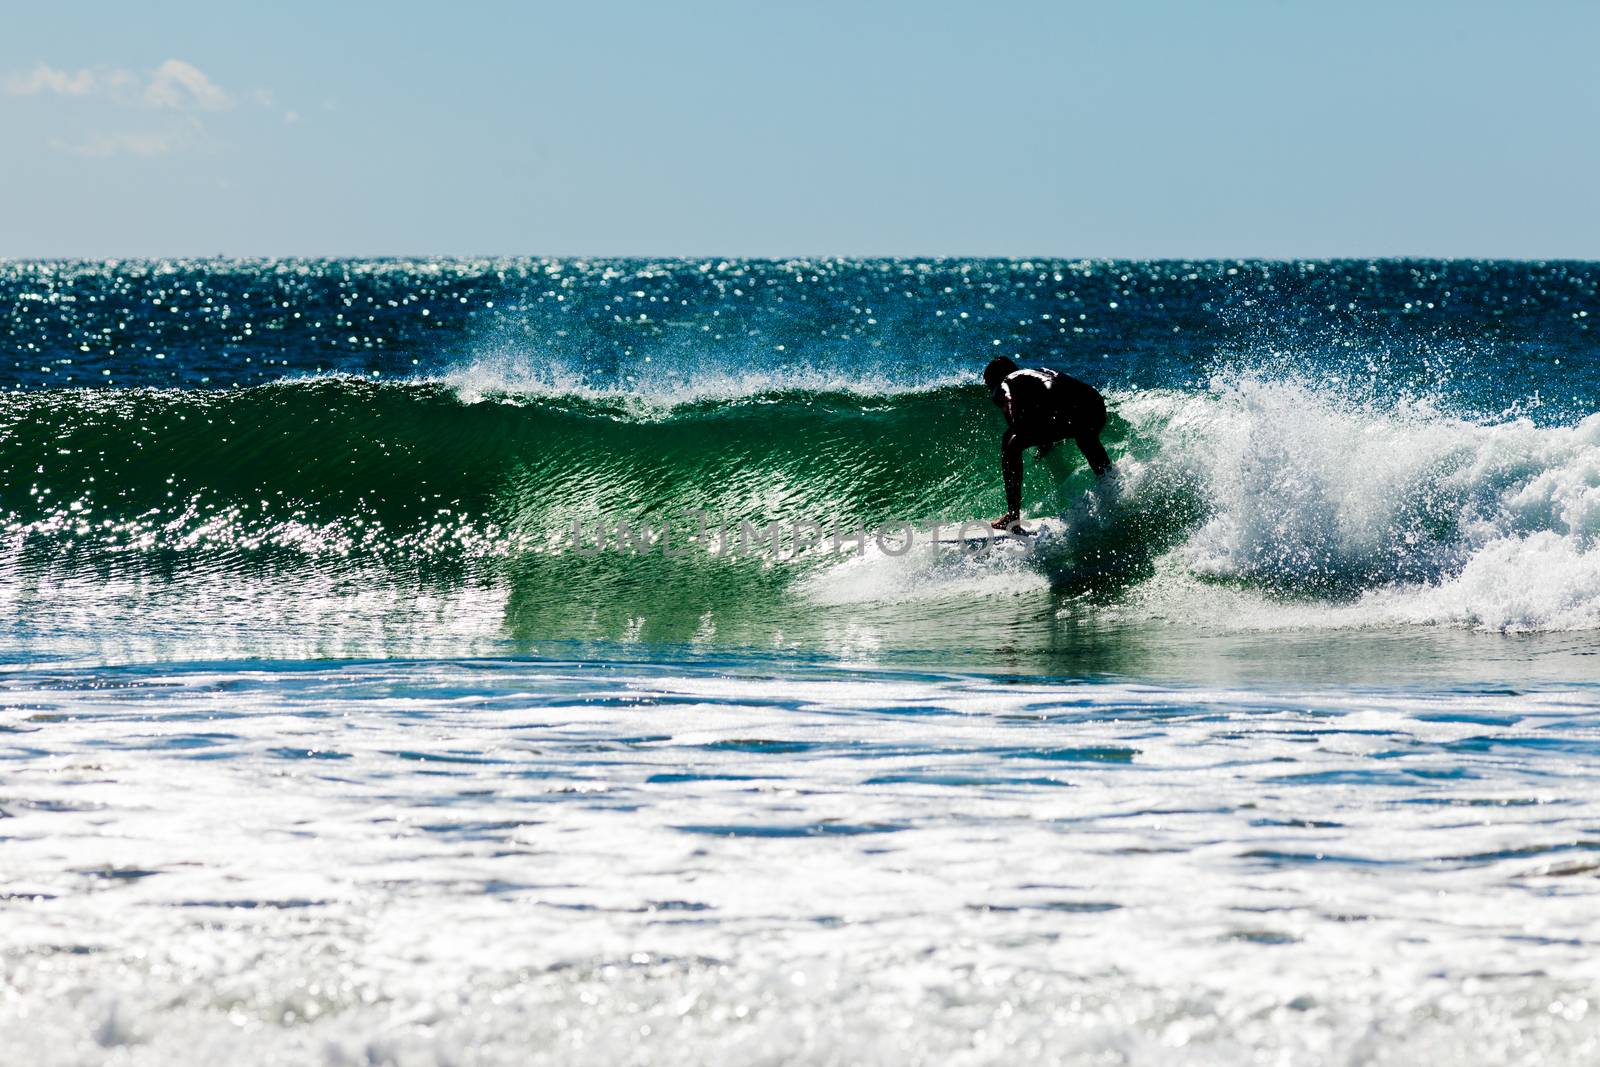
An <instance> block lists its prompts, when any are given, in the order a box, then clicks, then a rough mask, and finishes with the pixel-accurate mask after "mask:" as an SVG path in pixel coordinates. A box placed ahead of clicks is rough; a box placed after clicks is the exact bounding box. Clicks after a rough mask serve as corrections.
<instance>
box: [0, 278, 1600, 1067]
mask: <svg viewBox="0 0 1600 1067" xmlns="http://www.w3.org/2000/svg"><path fill="white" fill-rule="evenodd" d="M1597 319H1600V264H1593V263H1582V262H1549V263H1529V262H1484V261H1465V260H1452V261H1425V260H1377V261H1318V262H1249V261H1237V262H1235V261H1196V262H1178V261H1162V262H1111V261H1054V260H791V261H733V260H728V261H719V260H704V261H700V260H693V261H683V260H664V261H645V260H540V259H507V260H453V259H451V260H316V261H297V260H273V261H210V260H204V261H202V260H196V261H121V262H118V261H112V262H27V261H5V262H0V344H3V348H0V379H3V391H0V537H3V541H0V603H3V604H4V605H5V607H6V623H5V625H4V627H0V961H3V964H4V965H3V967H0V1032H3V1033H4V1034H5V1035H6V1040H5V1041H4V1042H0V1044H3V1045H8V1046H9V1047H10V1048H11V1049H12V1050H13V1051H12V1052H10V1053H0V1060H4V1061H6V1062H10V1060H9V1058H8V1057H10V1056H16V1057H17V1059H16V1062H18V1063H62V1064H66V1063H74V1064H77V1063H118V1064H134V1063H137V1064H145V1063H149V1064H156V1063H160V1064H171V1063H184V1064H188V1063H193V1064H202V1063H219V1062H229V1063H262V1064H267V1063H274V1064H275V1063H312V1062H315V1063H327V1064H330V1065H331V1064H354V1063H363V1064H377V1063H384V1064H397V1065H406V1067H410V1065H416V1064H428V1065H432V1064H499V1063H506V1064H526V1063H538V1062H552V1063H574V1062H582V1063H590V1062H592V1063H605V1064H615V1063H632V1062H639V1063H645V1062H648V1063H677V1062H682V1063H701V1062H708V1061H711V1060H713V1059H715V1060H717V1061H719V1062H736V1063H737V1062H751V1063H757V1062H773V1063H777V1062H795V1061H800V1062H815V1063H869V1062H870V1063H877V1062H882V1063H897V1064H899V1063H930V1064H931V1063H939V1064H948V1063H967V1064H979V1063H995V1064H1001V1063H1017V1062H1062V1063H1152V1064H1156V1063H1162V1064H1164V1063H1172V1062H1183V1063H1216V1064H1238V1063H1244V1062H1260V1063H1294V1064H1312V1063H1315V1064H1324V1063H1325V1064H1356V1063H1361V1064H1365V1063H1399V1062H1402V1061H1415V1060H1416V1059H1418V1058H1419V1057H1423V1058H1425V1059H1426V1060H1427V1061H1429V1062H1449V1063H1482V1064H1507V1063H1529V1064H1534V1063H1537V1064H1552V1063H1575V1064H1576V1063H1591V1062H1593V1061H1594V1057H1595V1055H1596V1049H1597V1048H1600V1009H1597V1008H1596V1007H1595V1005H1596V1004H1597V1000H1596V998H1597V997H1600V984H1597V983H1600V965H1597V964H1596V962H1595V961H1596V959H1597V958H1600V954H1597V953H1596V951H1595V949H1596V941H1597V939H1600V926H1597V919H1596V917H1597V915H1600V910H1597V907H1600V890H1597V882H1596V874H1597V872H1600V858H1597V850H1600V829H1597V827H1600V802H1597V799H1596V797H1597V795H1600V794H1597V792H1596V787H1597V785H1600V773H1597V769H1596V768H1595V767H1591V766H1589V760H1590V759H1592V758H1594V757H1595V756H1596V754H1597V753H1600V685H1597V682H1600V414H1597V413H1596V412H1597V410H1600V358H1597V345H1596V342H1597V339H1600V334H1597V332H1596V331H1597ZM997 355H1006V356H1010V357H1011V358H1013V359H1015V360H1016V361H1018V362H1019V363H1021V364H1023V365H1024V366H1028V365H1044V366H1051V367H1056V368H1059V369H1061V370H1064V371H1067V372H1068V373H1070V374H1073V375H1075V376H1077V377H1079V378H1082V379H1084V380H1086V381H1089V382H1091V383H1092V384H1094V385H1096V386H1097V387H1099V388H1100V389H1101V390H1102V391H1103V392H1104V393H1105V395H1106V397H1107V399H1108V402H1109V407H1110V411H1111V418H1110V423H1109V425H1108V427H1107V430H1106V433H1105V438H1104V439H1105V443H1106V445H1107V448H1108V449H1109V451H1110V453H1111V455H1112V457H1113V459H1114V461H1115V465H1116V469H1115V473H1114V474H1113V475H1112V476H1111V477H1110V478H1108V479H1106V480H1105V481H1103V482H1101V481H1096V479H1094V477H1093V476H1092V475H1091V474H1090V473H1089V472H1088V471H1087V469H1086V466H1085V464H1084V463H1083V461H1082V459H1081V458H1080V457H1079V456H1078V455H1077V453H1076V451H1075V449H1074V448H1073V447H1072V446H1071V445H1070V444H1067V445H1063V446H1062V447H1060V448H1058V449H1056V450H1055V452H1054V453H1052V454H1051V456H1049V457H1048V458H1045V459H1041V460H1035V459H1034V458H1033V457H1032V456H1031V455H1030V457H1029V459H1028V462H1027V467H1026V475H1025V483H1024V513H1025V516H1026V517H1027V519H1028V522H1029V524H1030V526H1032V527H1034V528H1035V529H1037V530H1038V534H1037V536H1036V537H1035V538H1034V539H1033V540H1031V541H1029V542H1027V543H1026V544H1016V543H1010V542H1003V543H996V544H994V545H992V546H988V547H984V548H982V549H981V550H977V551H972V550H967V549H965V548H964V547H963V546H961V545H959V544H952V543H949V541H948V539H949V538H950V537H953V536H955V535H956V534H958V533H960V532H961V531H962V528H963V524H964V523H969V522H973V521H975V520H987V519H991V518H993V517H995V516H996V515H998V514H999V513H1000V512H1001V511H1002V510H1003V495H1002V492H1001V483H1000V472H999V436H1000V432H1001V430H1002V428H1003V427H1002V423H1001V418H1000V416H999V414H998V413H997V411H996V410H995V408H994V407H993V406H992V405H991V404H990V403H989V400H988V396H987V393H986V391H985V390H984V388H983V386H982V384H981V382H980V381H979V380H978V374H979V371H980V370H981V369H982V367H983V365H984V364H985V363H986V362H987V361H988V360H989V359H991V358H992V357H994V356H997ZM935 527H937V531H936V530H935ZM941 538H943V539H945V540H941Z"/></svg>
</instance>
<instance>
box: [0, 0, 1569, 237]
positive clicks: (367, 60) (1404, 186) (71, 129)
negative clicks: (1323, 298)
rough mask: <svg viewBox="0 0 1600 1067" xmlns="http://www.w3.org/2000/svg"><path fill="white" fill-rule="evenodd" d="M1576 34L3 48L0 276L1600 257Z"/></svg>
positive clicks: (874, 14) (577, 26)
mask: <svg viewBox="0 0 1600 1067" xmlns="http://www.w3.org/2000/svg"><path fill="white" fill-rule="evenodd" d="M1597 40H1600V4H1596V3H1594V2H1592V0H1589V2H1582V3H1580V2H1545V3H1511V2H1496V3H1476V2H1472V0H1463V2H1436V3H1422V2H1406V0H1395V2H1390V3H1364V2H1359V0H1358V2H1339V3H1331V2H1330V3H1312V2H1287V0H1280V2H1254V0H1210V2H1199V0H1194V2H1177V0H1166V2H1163V0H1146V2H1134V0H1128V2H1122V3H1113V2H1109V0H1106V2H1101V3H1093V4H1086V3H1072V2H1059V3H1046V2H1010V3H1008V2H1003V0H1001V2H993V3H977V2H966V3H943V2H939V0H921V2H916V3H874V2H871V0H857V2H854V3H848V2H831V0H821V2H811V3H805V4H788V3H782V4H780V3H762V2H759V0H745V2H742V3H706V2H696V0H685V2H679V3H672V2H668V0H657V2H653V3H622V2H618V3H586V2H580V0H571V2H569V3H565V4H559V5H558V4H547V3H538V2H533V3H457V4H442V3H439V2H437V0H430V2H428V3H409V2H389V3H382V4H379V3H355V2H348V3H329V2H326V0H324V2H321V3H302V2H299V0H278V2H275V3H270V4H268V3H259V4H243V3H240V4H224V3H218V2H211V3H205V4H200V3H188V2H172V3H160V2H152V3H140V4H130V3H127V2H125V0H124V2H118V3H104V2H101V0H79V2H77V3H74V4H71V5H48V6H47V5H28V6H26V7H20V6H19V7H17V8H15V9H9V10H7V12H6V33H5V35H4V37H3V38H0V133H3V136H4V143H5V146H6V147H5V153H6V159H5V165H4V167H0V198H3V202H4V203H5V205H6V210H5V212H4V213H3V216H0V256H95V257H99V256H162V255H214V254H225V255H427V254H458V255H480V254H550V255H687V256H699V255H740V256H788V255H1018V256H1034V255H1058V256H1125V257H1155V256H1171V257H1198V256H1286V257H1287V256H1340V255H1405V254H1412V255H1439V256H1506V257H1528V258H1540V257H1551V258H1554V257H1571V258H1591V259H1592V258H1597V257H1600V210H1597V209H1596V207H1595V203H1594V186H1595V182H1596V176H1597V175H1600V137H1597V136H1596V131H1597V130H1600V63H1597V61H1596V60H1595V58H1594V55H1595V53H1594V49H1595V42H1596V41H1597Z"/></svg>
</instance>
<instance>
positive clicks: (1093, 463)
mask: <svg viewBox="0 0 1600 1067" xmlns="http://www.w3.org/2000/svg"><path fill="white" fill-rule="evenodd" d="M993 396H994V402H995V403H996V404H998V405H999V406H1000V410H1001V411H1004V412H1005V415H1006V432H1005V434H1004V435H1003V436H1002V437H1001V438H1000V471H1001V473H1002V474H1003V475H1004V477H1005V483H1006V514H1007V515H1009V516H1012V517H1015V516H1017V515H1019V514H1021V511H1022V452H1023V450H1024V449H1027V448H1033V447H1036V446H1037V447H1039V448H1040V455H1043V454H1044V453H1045V452H1048V451H1049V450H1050V446H1052V445H1054V444H1055V443H1056V442H1057V441H1064V440H1066V439H1067V438H1071V439H1072V440H1073V441H1074V442H1076V443H1077V445H1078V450H1079V451H1080V452H1082V453H1083V458H1084V459H1086V460H1088V461H1089V466H1090V467H1093V468H1094V472H1095V474H1096V475H1103V474H1105V472H1106V471H1108V470H1110V469H1111V457H1110V456H1108V455H1106V450H1105V447H1104V446H1103V445H1101V444H1100V431H1101V430H1103V429H1105V425H1106V400H1105V397H1103V396H1101V395H1100V393H1099V392H1098V391H1097V390H1096V389H1095V388H1094V387H1093V386H1091V385H1088V384H1087V383H1085V382H1080V381H1078V379H1076V378H1072V377H1069V376H1067V375H1065V374H1062V373H1061V372H1060V371H1053V370H1045V369H1039V370H1032V369H1023V370H1015V371H1012V372H1011V373H1010V374H1007V375H1006V376H1005V377H1004V378H1003V379H1001V381H1000V384H999V385H997V386H996V387H995V389H994V391H993Z"/></svg>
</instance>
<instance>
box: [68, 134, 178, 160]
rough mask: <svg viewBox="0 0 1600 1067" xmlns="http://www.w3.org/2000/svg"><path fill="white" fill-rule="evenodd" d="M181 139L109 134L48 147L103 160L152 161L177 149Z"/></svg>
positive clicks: (175, 135) (171, 136)
mask: <svg viewBox="0 0 1600 1067" xmlns="http://www.w3.org/2000/svg"><path fill="white" fill-rule="evenodd" d="M181 141H182V138H181V137H179V136H178V135H177V134H173V133H111V134H104V135H101V136H99V137H91V138H89V139H88V140H86V141H76V142H70V141H60V140H55V141H51V142H50V147H51V148H54V149H57V150H58V151H62V152H71V153H72V154H73V155H75V156H85V157H87V158H89V159H105V158H107V157H109V156H141V157H143V158H145V159H152V158H154V157H156V156H164V155H166V154H167V153H169V152H171V151H172V150H173V149H175V148H177V147H178V145H179V144H180V143H181Z"/></svg>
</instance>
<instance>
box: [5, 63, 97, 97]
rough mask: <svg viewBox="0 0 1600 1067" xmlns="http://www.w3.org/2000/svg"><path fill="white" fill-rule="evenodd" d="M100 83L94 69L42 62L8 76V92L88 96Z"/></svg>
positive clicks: (33, 94) (29, 94)
mask: <svg viewBox="0 0 1600 1067" xmlns="http://www.w3.org/2000/svg"><path fill="white" fill-rule="evenodd" d="M98 85H99V79H98V78H96V77H95V73H94V71H92V70H77V71H67V70H56V69H55V68H54V67H52V66H49V65H48V64H45V63H40V64H39V65H38V66H36V67H34V68H33V69H32V70H30V71H27V72H25V73H19V74H11V75H8V76H7V77H6V92H7V93H9V94H10V95H12V96H38V95H39V94H41V93H56V94H58V95H61V96H88V95H89V94H90V93H92V92H94V91H95V89H96V88H97V87H98Z"/></svg>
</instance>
